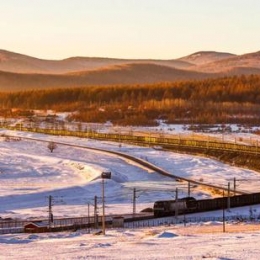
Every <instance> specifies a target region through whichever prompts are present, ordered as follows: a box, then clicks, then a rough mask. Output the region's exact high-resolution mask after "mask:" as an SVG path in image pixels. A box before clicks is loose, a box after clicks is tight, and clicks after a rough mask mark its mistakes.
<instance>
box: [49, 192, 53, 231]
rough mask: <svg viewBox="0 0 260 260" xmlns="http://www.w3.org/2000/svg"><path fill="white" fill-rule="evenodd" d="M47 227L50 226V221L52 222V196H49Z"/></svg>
mask: <svg viewBox="0 0 260 260" xmlns="http://www.w3.org/2000/svg"><path fill="white" fill-rule="evenodd" d="M48 211H49V221H48V222H49V223H48V225H49V229H50V228H51V223H52V222H53V214H52V196H51V195H50V196H49V210H48Z"/></svg>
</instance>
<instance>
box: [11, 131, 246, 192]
mask: <svg viewBox="0 0 260 260" xmlns="http://www.w3.org/2000/svg"><path fill="white" fill-rule="evenodd" d="M6 136H7V137H10V138H17V136H12V135H6ZM21 138H23V139H26V140H33V141H38V142H45V143H48V142H50V140H42V139H39V138H32V137H21ZM55 143H56V144H58V145H66V146H69V147H75V148H81V149H87V150H91V151H94V152H103V153H107V154H112V155H116V156H118V157H121V158H125V159H128V160H130V161H133V162H135V163H137V164H139V165H141V166H143V167H146V168H147V169H150V170H153V171H155V172H157V173H158V174H161V175H163V176H166V177H169V178H172V179H174V180H176V181H185V182H187V183H192V184H195V185H200V186H204V187H207V188H212V189H215V190H220V191H226V192H231V193H236V194H247V193H246V192H244V191H239V190H234V189H231V188H230V187H229V188H228V187H223V186H218V185H213V184H210V183H205V182H201V181H196V180H192V179H189V178H184V177H181V176H178V175H175V174H172V173H170V172H168V171H166V170H164V169H162V168H160V167H158V166H156V165H154V164H152V163H150V162H147V161H145V160H143V159H140V158H137V157H134V156H132V155H129V154H126V153H122V152H117V151H111V150H106V149H101V148H93V147H89V146H83V145H75V144H69V143H65V142H56V141H55Z"/></svg>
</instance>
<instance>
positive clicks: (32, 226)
mask: <svg viewBox="0 0 260 260" xmlns="http://www.w3.org/2000/svg"><path fill="white" fill-rule="evenodd" d="M24 232H25V233H43V232H48V224H47V223H46V222H42V221H35V222H30V223H27V224H26V225H24Z"/></svg>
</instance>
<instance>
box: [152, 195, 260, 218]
mask: <svg viewBox="0 0 260 260" xmlns="http://www.w3.org/2000/svg"><path fill="white" fill-rule="evenodd" d="M254 204H260V192H258V193H252V194H243V195H236V196H231V197H219V198H214V199H203V200H196V199H195V198H193V197H185V198H181V199H178V200H177V202H176V201H175V200H161V201H156V202H155V203H154V207H153V212H154V217H165V216H174V215H177V214H186V213H196V212H206V211H210V210H219V209H223V208H227V207H228V206H229V207H231V208H234V207H242V206H249V205H254Z"/></svg>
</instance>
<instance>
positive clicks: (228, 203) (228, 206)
mask: <svg viewBox="0 0 260 260" xmlns="http://www.w3.org/2000/svg"><path fill="white" fill-rule="evenodd" d="M227 208H228V211H230V182H228V201H227Z"/></svg>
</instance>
